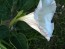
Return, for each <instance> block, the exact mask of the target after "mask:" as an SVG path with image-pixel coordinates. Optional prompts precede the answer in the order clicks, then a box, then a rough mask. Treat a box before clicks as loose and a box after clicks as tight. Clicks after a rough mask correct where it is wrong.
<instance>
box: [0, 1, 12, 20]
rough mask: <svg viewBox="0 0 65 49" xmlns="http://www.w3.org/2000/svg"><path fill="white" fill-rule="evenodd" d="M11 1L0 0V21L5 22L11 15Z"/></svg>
mask: <svg viewBox="0 0 65 49" xmlns="http://www.w3.org/2000/svg"><path fill="white" fill-rule="evenodd" d="M12 1H13V0H0V20H7V19H9V18H10V15H11V7H12V3H13V2H12Z"/></svg>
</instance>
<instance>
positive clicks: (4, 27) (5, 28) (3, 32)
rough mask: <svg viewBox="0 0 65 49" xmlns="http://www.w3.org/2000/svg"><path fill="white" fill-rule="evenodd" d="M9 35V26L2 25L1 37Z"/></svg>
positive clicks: (0, 29) (0, 27)
mask: <svg viewBox="0 0 65 49" xmlns="http://www.w3.org/2000/svg"><path fill="white" fill-rule="evenodd" d="M8 36H9V29H8V27H7V26H4V25H1V26H0V39H4V38H6V37H8Z"/></svg>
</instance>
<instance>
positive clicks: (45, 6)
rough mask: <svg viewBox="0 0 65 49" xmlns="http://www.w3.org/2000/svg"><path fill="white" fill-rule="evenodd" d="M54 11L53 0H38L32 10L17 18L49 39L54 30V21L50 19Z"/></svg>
mask: <svg viewBox="0 0 65 49" xmlns="http://www.w3.org/2000/svg"><path fill="white" fill-rule="evenodd" d="M55 11H56V3H55V0H40V1H39V4H38V6H37V8H36V9H35V11H34V12H32V13H30V14H28V15H25V16H23V17H20V18H19V20H20V21H25V22H26V23H27V24H28V25H29V26H31V27H32V28H33V29H35V30H37V31H38V32H39V33H40V34H41V35H43V36H44V37H45V38H46V39H47V40H48V41H49V40H50V38H51V36H52V33H53V30H54V23H52V22H51V20H52V18H53V15H54V13H55Z"/></svg>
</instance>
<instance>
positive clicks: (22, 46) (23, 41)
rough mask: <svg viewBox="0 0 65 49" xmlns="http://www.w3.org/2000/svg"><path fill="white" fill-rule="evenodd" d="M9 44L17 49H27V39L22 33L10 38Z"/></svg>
mask: <svg viewBox="0 0 65 49" xmlns="http://www.w3.org/2000/svg"><path fill="white" fill-rule="evenodd" d="M11 42H12V43H13V45H14V46H15V47H16V48H17V49H28V42H27V38H26V37H25V35H24V34H22V33H19V34H14V35H13V37H12V38H11Z"/></svg>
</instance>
